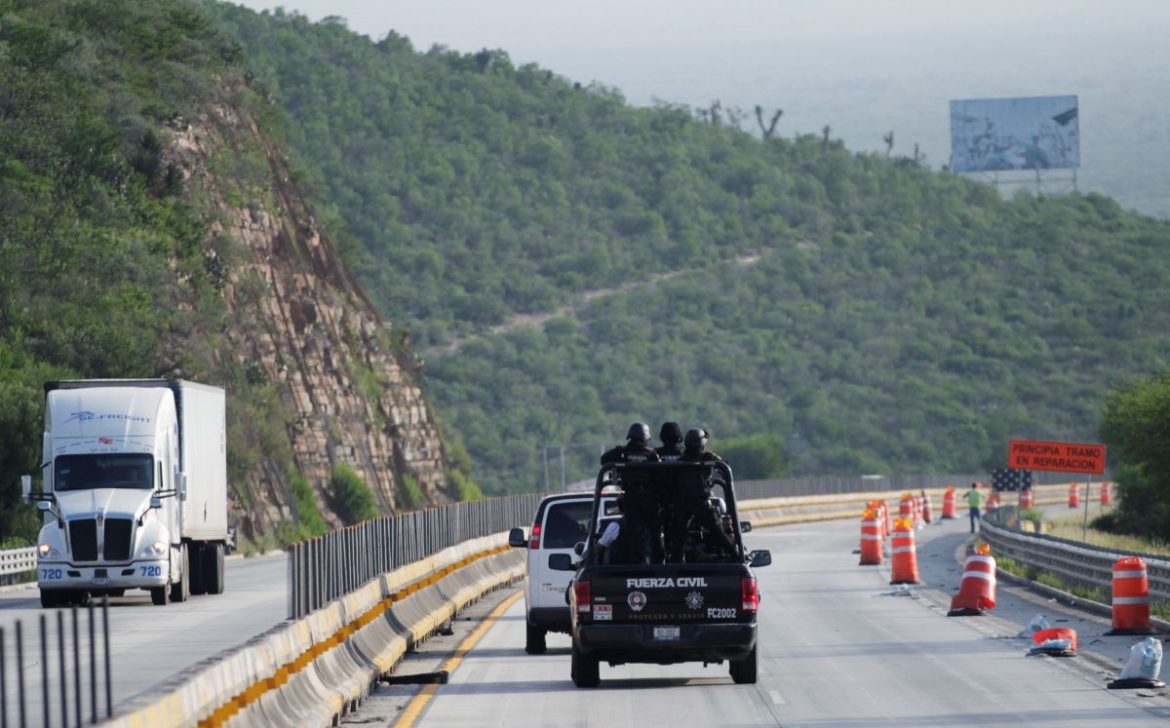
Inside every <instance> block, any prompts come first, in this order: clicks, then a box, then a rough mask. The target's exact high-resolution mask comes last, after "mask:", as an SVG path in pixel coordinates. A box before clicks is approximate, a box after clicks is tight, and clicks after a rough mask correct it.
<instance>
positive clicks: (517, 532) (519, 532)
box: [508, 528, 528, 549]
mask: <svg viewBox="0 0 1170 728" xmlns="http://www.w3.org/2000/svg"><path fill="white" fill-rule="evenodd" d="M508 545H509V546H511V547H513V548H518V549H522V548H524V547H525V546H527V545H528V539H526V538H524V529H523V528H513V529H512V530H511V531H508Z"/></svg>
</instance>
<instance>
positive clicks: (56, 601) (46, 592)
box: [41, 589, 61, 609]
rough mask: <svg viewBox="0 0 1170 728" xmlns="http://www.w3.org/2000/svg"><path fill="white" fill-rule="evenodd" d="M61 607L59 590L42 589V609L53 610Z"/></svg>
mask: <svg viewBox="0 0 1170 728" xmlns="http://www.w3.org/2000/svg"><path fill="white" fill-rule="evenodd" d="M60 605H61V592H60V590H57V589H41V607H42V608H44V609H53V608H54V607H58V606H60Z"/></svg>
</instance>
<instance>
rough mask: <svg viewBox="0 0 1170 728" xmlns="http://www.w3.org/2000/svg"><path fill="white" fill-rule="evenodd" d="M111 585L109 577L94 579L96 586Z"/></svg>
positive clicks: (96, 577)
mask: <svg viewBox="0 0 1170 728" xmlns="http://www.w3.org/2000/svg"><path fill="white" fill-rule="evenodd" d="M109 583H110V577H108V576H95V577H94V578H93V584H94V586H105V585H106V584H109Z"/></svg>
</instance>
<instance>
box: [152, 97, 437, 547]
mask: <svg viewBox="0 0 1170 728" xmlns="http://www.w3.org/2000/svg"><path fill="white" fill-rule="evenodd" d="M225 98H230V96H229V95H227V94H225ZM175 127H176V128H175V129H173V133H172V135H171V138H170V143H169V146H168V152H167V155H166V156H167V161H170V162H173V163H175V164H176V165H177V166H178V167H179V168H180V169H181V170H182V172H183V175H184V177H185V189H186V190H187V192H188V193H189V194H196V195H201V196H203V199H204V200H205V201H206V200H209V201H210V202H211V207H212V209H213V210H214V214H215V220H214V222H213V223H212V225H211V228H210V239H209V240H208V241H207V251H208V252H207V253H206V257H207V262H208V265H209V267H211V268H214V269H216V270H221V271H222V280H221V281H220V293H221V296H222V301H223V305H224V311H223V316H222V317H221V320H222V321H224V322H226V326H225V327H224V330H223V331H222V332H218V333H216V335H215V337H216V340H218V341H219V342H221V343H222V345H220V346H217V347H216V350H215V351H212V352H208V353H207V354H208V355H209V356H210V359H211V361H212V362H213V363H214V365H215V368H217V369H226V370H234V371H240V370H241V369H242V371H243V372H244V375H245V377H246V380H247V382H248V383H250V384H252V385H255V386H259V387H268V386H271V387H274V388H275V389H276V398H277V399H278V400H279V402H280V403H282V405H283V406H282V408H281V414H280V415H278V416H279V417H282V418H283V419H284V420H285V421H284V426H285V429H286V431H287V434H288V439H289V443H290V444H291V456H292V460H293V462H294V463H295V467H296V469H297V470H298V471H299V472H300V473H301V474H302V475H304V476H305V477H306V478H307V479H308V481H309V482H310V483H311V484H312V485H314V486H315V488H314V492H315V493H316V497H317V500H318V506H319V508H320V510H321V513H322V515H323V516H324V517H325V519H326V522H327V523H328V524H329V525H331V526H336V525H339V523H340V520H339V518H338V517H337V516H336V514H335V513H334V512H333V511H332V509H331V508H330V497H329V490H328V484H329V480H330V473H331V470H332V467H333V466H334V464H336V463H348V464H349V465H350V466H352V468H353V469H354V470H355V471H356V472H357V473H358V474H359V475H360V476H361V477H362V478H363V479H364V480H365V482H366V483H367V484H368V485H369V486H370V488H371V490H373V492H374V494H375V495H376V497H377V500H378V503H379V507H380V508H381V510H382V511H383V512H387V513H388V512H392V511H394V510H398V509H400V508H401V507H403V505H404V503H403V500H404V498H405V494H406V493H407V492H409V491H410V490H413V491H414V493H415V495H416V496H417V495H418V493H419V491H421V496H422V499H423V501H424V502H431V503H433V502H437V501H442V500H445V499H446V498H447V496H446V491H447V488H448V483H447V477H446V468H445V465H446V463H445V458H444V453H443V448H442V445H441V442H440V438H439V433H438V429H437V426H436V423H435V421H434V419H433V417H432V415H431V412H430V411H429V409H428V407H427V403H426V401H425V399H424V397H423V392H422V390H421V388H420V386H419V384H418V382H417V381H416V376H417V366H416V365H415V364H414V360H413V357H412V356H411V354H410V352H409V351H408V350H407V349H406V346H407V344H406V342H405V341H404V340H402V339H403V338H404V337H398V340H397V341H396V340H395V339H396V336H397V334H396V332H394V331H392V330H391V329H390V328H389V326H388V325H387V324H386V323H385V322H383V321H382V320H381V319H380V318H379V316H378V315H377V313H376V312H375V311H374V309H373V307H372V306H371V305H370V303H369V302H368V301H367V299H366V298H365V295H364V294H363V293H362V291H361V289H360V288H359V287H358V285H357V283H356V281H355V279H354V278H353V276H352V274H351V273H350V271H349V270H348V268H347V267H346V266H345V264H344V263H343V262H342V260H341V258H340V256H339V255H338V252H337V250H336V249H335V247H334V245H333V243H332V242H331V241H330V239H329V238H328V237H327V236H325V235H323V234H322V233H321V231H320V230H318V229H317V227H316V225H315V223H314V217H313V214H312V211H311V209H310V208H309V205H308V204H307V202H306V200H305V199H304V197H303V196H302V193H301V190H300V188H299V187H298V186H297V185H296V184H293V183H290V181H289V170H288V168H287V165H286V163H285V160H284V157H283V154H282V153H281V151H280V150H279V149H278V148H276V147H275V146H273V145H272V144H270V143H268V142H267V141H266V140H265V138H264V136H263V135H262V134H261V132H260V131H259V129H258V128H257V125H256V123H255V122H254V121H253V120H252V119H250V118H249V117H248V115H247V114H246V113H242V112H241V111H240V110H239V109H238V108H237V107H236V106H235V105H234V104H233V103H230V102H226V101H225V102H223V103H220V104H218V105H216V106H214V107H213V108H212V109H211V110H210V111H208V112H207V113H206V114H205V115H203V116H201V117H200V118H197V119H192V120H186V121H183V122H178V123H176V124H175ZM245 150H250V151H245ZM248 153H250V154H252V155H253V157H254V162H255V164H254V165H253V166H254V167H255V168H260V165H261V164H263V165H266V167H267V172H266V173H263V172H262V173H261V175H260V176H261V177H263V176H267V183H266V184H267V188H266V189H252V190H250V191H249V190H246V189H244V190H242V189H241V187H247V186H248V185H254V184H255V181H254V180H251V181H248V182H245V181H243V180H242V179H240V178H236V179H234V180H231V179H225V176H224V174H223V172H222V170H217V171H216V172H214V173H213V172H212V169H213V168H215V167H217V165H218V166H219V167H223V166H224V165H223V163H222V160H223V159H225V157H224V156H223V155H235V154H248ZM261 158H262V159H263V162H261V161H260V159H261ZM229 166H230V165H229ZM241 192H244V194H241ZM241 200H245V201H243V202H241ZM225 251H230V252H225ZM228 258H230V260H227V259H228ZM221 259H223V260H221ZM191 343H194V342H191ZM179 358H181V357H178V358H177V360H178V359H179ZM231 394H232V393H231V391H230V385H229V419H231V413H230V408H231V400H230V397H231ZM246 424H247V423H245V425H246ZM283 470H284V468H282V467H281V466H279V465H278V463H277V462H276V461H275V460H273V459H268V460H265V461H263V462H259V463H257V464H256V466H255V467H252V468H250V469H249V474H248V476H247V480H248V482H247V483H245V484H243V485H244V488H243V489H242V490H241V487H240V485H241V484H239V483H236V484H234V487H235V489H236V491H237V497H236V498H235V501H236V502H235V503H234V508H235V510H236V513H235V516H236V518H237V520H238V522H239V523H241V525H242V530H243V532H244V533H245V534H247V535H251V534H253V533H256V532H271V531H272V530H273V529H274V528H275V527H277V526H279V524H280V523H282V522H286V521H289V520H293V519H295V515H296V514H295V512H294V511H295V506H294V505H293V499H292V498H291V497H290V494H289V487H288V482H287V473H286V472H283ZM407 481H412V485H411V486H407V485H406V482H407ZM414 484H417V486H418V488H417V489H415V488H413V485H414Z"/></svg>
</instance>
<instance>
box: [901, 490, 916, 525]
mask: <svg viewBox="0 0 1170 728" xmlns="http://www.w3.org/2000/svg"><path fill="white" fill-rule="evenodd" d="M898 518H905V519H907V520H911V519H913V518H914V499H913V498H912V497H911V496H910V494H909V493H903V494H902V498H901V500H899V501H898Z"/></svg>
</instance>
